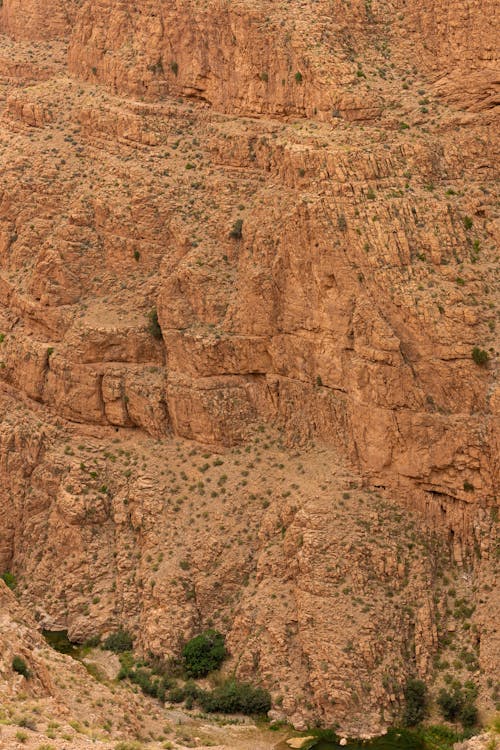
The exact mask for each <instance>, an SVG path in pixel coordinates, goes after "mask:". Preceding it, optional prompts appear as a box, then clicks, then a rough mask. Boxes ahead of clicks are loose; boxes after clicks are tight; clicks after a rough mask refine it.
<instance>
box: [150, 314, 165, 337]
mask: <svg viewBox="0 0 500 750" xmlns="http://www.w3.org/2000/svg"><path fill="white" fill-rule="evenodd" d="M148 330H149V333H150V334H151V336H153V338H155V339H161V338H162V334H161V327H160V324H159V322H158V312H157V310H156V307H154V308H153V309H152V310H151V312H150V313H149V327H148Z"/></svg>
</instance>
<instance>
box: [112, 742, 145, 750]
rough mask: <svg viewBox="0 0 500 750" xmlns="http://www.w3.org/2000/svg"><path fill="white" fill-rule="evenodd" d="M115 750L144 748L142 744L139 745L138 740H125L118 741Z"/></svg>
mask: <svg viewBox="0 0 500 750" xmlns="http://www.w3.org/2000/svg"><path fill="white" fill-rule="evenodd" d="M115 750H144V745H141V743H140V742H136V741H135V740H132V741H129V740H128V741H127V742H118V744H116V745H115Z"/></svg>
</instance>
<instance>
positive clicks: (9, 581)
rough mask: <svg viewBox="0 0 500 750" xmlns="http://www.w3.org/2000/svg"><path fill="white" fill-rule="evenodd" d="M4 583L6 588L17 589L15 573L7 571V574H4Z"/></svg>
mask: <svg viewBox="0 0 500 750" xmlns="http://www.w3.org/2000/svg"><path fill="white" fill-rule="evenodd" d="M1 577H2V581H3V582H4V583H5V585H6V586H8V587H9V589H15V588H16V586H17V580H16V577H15V575H14V574H13V573H9V571H8V570H6V571H5V573H2V576H1Z"/></svg>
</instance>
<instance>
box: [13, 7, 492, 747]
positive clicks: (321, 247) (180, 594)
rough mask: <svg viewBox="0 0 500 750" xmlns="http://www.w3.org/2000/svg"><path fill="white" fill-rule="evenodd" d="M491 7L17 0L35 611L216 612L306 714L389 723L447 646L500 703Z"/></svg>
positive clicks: (23, 578) (78, 625) (18, 487)
mask: <svg viewBox="0 0 500 750" xmlns="http://www.w3.org/2000/svg"><path fill="white" fill-rule="evenodd" d="M493 10H494V9H493V7H492V3H491V2H490V1H489V0H482V2H481V0H470V2H465V0H463V1H462V0H458V2H457V3H454V4H453V5H450V4H449V3H444V2H427V0H424V2H420V3H418V4H415V3H411V4H410V3H402V2H399V0H394V2H392V1H390V0H379V1H377V2H375V0H373V2H365V1H364V0H363V2H361V1H359V2H358V1H357V0H356V1H353V2H351V3H350V4H349V7H347V5H346V4H345V3H343V2H340V1H337V0H335V1H334V2H333V3H330V2H329V3H327V2H323V0H321V1H320V2H316V3H312V2H309V1H307V2H303V3H300V4H299V3H296V2H291V3H287V4H286V5H282V4H280V3H269V2H264V0H259V2H257V3H248V2H246V0H239V2H237V3H231V4H229V5H227V4H226V5H225V4H222V3H219V2H214V1H213V0H210V2H208V3H205V4H202V3H199V2H195V0H191V1H190V2H189V3H181V2H175V3H169V4H166V3H160V2H157V0H141V1H140V2H134V3H131V2H129V1H128V0H123V2H117V1H116V0H99V2H95V1H94V0H86V1H85V2H83V3H81V4H69V5H68V4H67V3H65V4H64V7H63V6H62V5H61V4H59V3H58V2H55V0H54V2H50V3H40V2H37V0H27V1H26V2H23V3H20V2H18V1H17V0H4V4H3V9H2V11H1V21H0V29H1V30H2V31H3V32H4V33H3V34H2V35H0V109H1V111H0V173H1V180H0V333H1V334H2V336H1V339H2V340H1V343H0V387H1V394H0V404H1V418H2V422H1V423H0V467H1V468H0V475H1V479H2V481H1V483H0V512H1V521H2V522H1V523H0V573H1V572H2V571H4V570H11V571H13V572H14V573H15V575H16V576H17V578H18V580H19V585H18V588H17V589H16V594H17V595H18V597H19V599H20V601H21V602H22V604H23V605H24V606H25V607H26V608H27V609H28V610H29V611H30V612H31V613H32V614H33V615H36V618H37V620H38V622H39V623H41V624H42V625H44V626H46V627H49V628H56V627H57V628H64V629H68V631H69V633H70V636H71V637H72V638H75V639H78V640H84V639H85V638H87V637H88V636H91V635H95V634H97V633H99V634H105V633H107V632H110V631H111V630H113V629H115V628H116V627H117V626H119V625H123V626H124V627H126V628H127V629H129V630H130V631H131V632H132V633H133V635H134V636H135V638H136V645H137V648H138V651H139V652H140V653H142V654H144V655H147V654H148V653H149V652H153V653H154V654H158V655H162V656H164V655H171V654H176V653H178V651H179V648H180V645H181V643H182V642H183V641H184V640H185V639H186V638H189V637H190V636H192V635H194V634H195V633H197V632H199V630H200V629H202V628H204V627H207V626H209V625H211V624H213V625H215V626H217V627H219V628H220V629H221V630H222V631H223V632H224V633H226V634H227V639H228V644H229V647H230V650H231V660H230V662H229V663H228V666H227V669H228V670H231V669H233V668H234V669H235V670H236V673H237V674H238V676H239V677H241V678H242V679H251V680H252V681H255V682H260V683H262V684H263V685H265V686H266V687H267V688H268V689H269V690H270V691H271V693H272V696H273V700H274V703H275V707H277V708H279V710H280V711H282V712H283V716H285V717H287V718H289V719H290V720H291V721H292V722H293V723H294V724H295V725H296V726H303V727H306V726H307V725H309V724H311V723H312V722H314V721H318V720H319V721H321V722H323V723H325V724H334V723H338V725H339V726H340V728H341V729H342V731H343V732H345V733H346V734H349V735H350V736H354V735H361V734H367V733H368V734H369V733H374V732H376V731H379V730H382V729H383V728H385V727H386V726H387V724H388V723H389V722H390V721H391V720H393V719H396V718H397V717H398V715H399V714H400V711H401V702H402V688H403V685H404V681H405V679H406V678H407V677H408V676H409V675H411V674H413V673H414V674H417V675H419V676H421V677H422V678H425V679H426V680H427V681H428V682H429V684H430V685H431V686H432V689H433V690H434V691H435V690H436V689H438V688H439V686H440V685H441V684H442V680H443V674H442V669H440V668H439V666H438V665H439V664H442V663H443V662H445V661H446V660H448V662H451V663H455V662H458V663H459V666H456V667H453V669H454V670H455V671H456V674H457V675H458V676H459V677H460V679H462V680H465V679H467V678H468V677H471V676H472V677H473V679H474V680H475V681H476V682H477V683H478V685H479V686H480V688H481V693H480V707H481V709H482V710H483V711H484V712H485V713H484V715H487V712H488V711H489V710H491V708H492V706H493V704H494V695H493V692H494V691H492V689H491V684H490V681H491V680H495V679H496V674H497V672H498V653H499V652H500V648H499V635H498V632H497V626H496V624H495V623H496V622H497V621H498V620H499V614H500V612H499V609H500V602H499V592H498V587H497V585H496V582H495V581H496V577H497V575H498V556H497V552H496V550H497V544H498V540H497V519H498V487H499V482H498V479H499V468H500V463H499V455H500V451H499V445H500V419H499V417H500V396H499V390H498V385H497V379H496V376H497V367H498V365H497V355H498V333H497V318H498V309H497V308H498V302H499V298H498V288H499V284H498V237H499V234H500V232H499V227H500V224H499V220H498V213H497V199H496V196H495V194H494V192H493V185H494V179H495V176H496V172H495V163H496V161H495V160H496V157H497V155H498V118H497V117H496V114H497V111H496V109H495V103H496V96H497V93H496V92H497V89H496V83H497V75H496V70H497V68H496V60H495V47H494V39H495V34H496V28H495V19H494V13H493ZM240 235H241V236H240ZM156 316H157V320H156ZM474 347H479V348H480V349H482V350H485V351H486V352H487V353H488V362H487V364H486V365H485V366H483V367H481V366H479V365H478V364H476V363H475V362H474V361H473V359H472V350H473V348H474ZM192 441H197V442H192ZM54 571H56V572H57V574H54ZM4 596H5V593H4ZM9 606H10V605H9ZM12 606H14V604H13V605H12ZM30 627H32V626H30ZM27 629H28V630H29V628H27ZM450 633H451V634H452V636H450ZM27 637H33V638H35V636H34V635H31V636H30V635H29V634H28V633H27ZM36 637H38V636H36ZM450 639H451V643H450V642H449V641H450ZM38 642H39V640H38ZM453 649H455V651H457V650H458V652H459V653H462V656H461V657H460V659H458V658H457V657H456V654H452V653H451V652H452V651H453ZM464 654H466V655H467V656H464ZM462 657H463V658H462ZM8 658H10V657H9V656H7V662H6V664H8ZM36 685H38V682H33V686H34V688H33V689H35V688H36ZM40 685H42V682H41V681H40ZM71 710H73V709H71ZM2 731H4V730H2ZM5 731H7V730H5ZM8 731H9V732H10V731H11V730H10V729H9V730H8ZM9 738H10V739H9V740H8V741H11V735H9ZM250 741H256V740H255V739H254V740H249V742H250ZM263 741H264V742H265V741H267V740H263ZM264 746H265V745H264ZM242 747H243V746H242Z"/></svg>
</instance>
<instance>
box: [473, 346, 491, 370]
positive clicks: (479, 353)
mask: <svg viewBox="0 0 500 750" xmlns="http://www.w3.org/2000/svg"><path fill="white" fill-rule="evenodd" d="M472 359H473V360H474V362H475V363H476V365H479V367H484V366H485V365H486V364H487V363H488V360H489V356H488V352H487V351H485V350H484V349H480V348H479V347H478V346H475V347H474V349H473V350H472Z"/></svg>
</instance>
